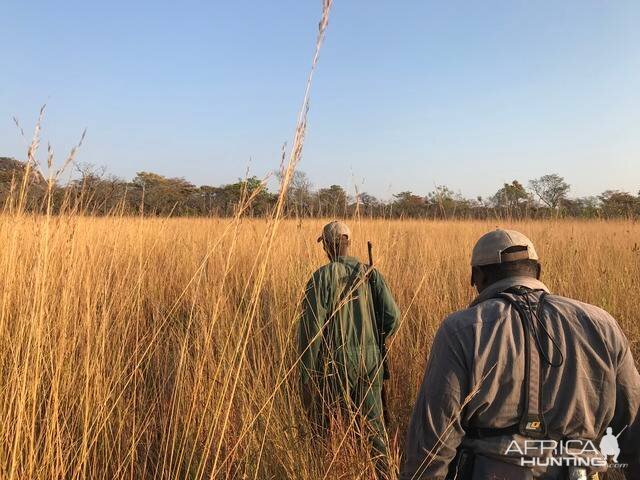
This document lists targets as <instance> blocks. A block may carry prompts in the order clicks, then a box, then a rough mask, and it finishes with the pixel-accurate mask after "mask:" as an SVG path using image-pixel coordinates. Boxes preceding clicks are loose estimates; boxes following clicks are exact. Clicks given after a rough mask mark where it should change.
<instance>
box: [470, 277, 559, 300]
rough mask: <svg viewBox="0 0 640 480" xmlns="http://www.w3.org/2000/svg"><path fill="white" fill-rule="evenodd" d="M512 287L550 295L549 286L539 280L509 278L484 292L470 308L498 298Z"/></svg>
mask: <svg viewBox="0 0 640 480" xmlns="http://www.w3.org/2000/svg"><path fill="white" fill-rule="evenodd" d="M512 287H526V288H530V289H532V290H544V291H545V292H547V293H549V289H548V288H547V286H546V285H545V284H544V283H542V282H541V281H540V280H537V279H535V278H533V277H522V276H517V277H508V278H503V279H502V280H499V281H497V282H495V283H492V284H491V285H489V286H488V287H487V288H485V289H484V290H483V291H482V293H481V294H480V295H478V296H477V297H476V298H475V300H474V301H473V302H471V304H470V305H469V306H470V307H475V306H476V305H478V304H479V303H482V302H484V301H485V300H488V299H490V298H492V297H494V296H496V295H497V294H498V293H500V292H504V291H505V290H509V289H510V288H512Z"/></svg>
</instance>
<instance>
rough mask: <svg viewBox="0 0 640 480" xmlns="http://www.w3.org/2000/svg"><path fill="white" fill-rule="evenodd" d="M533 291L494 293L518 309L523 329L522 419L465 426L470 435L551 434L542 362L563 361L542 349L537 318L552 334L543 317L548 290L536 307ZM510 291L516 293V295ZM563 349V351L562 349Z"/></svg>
mask: <svg viewBox="0 0 640 480" xmlns="http://www.w3.org/2000/svg"><path fill="white" fill-rule="evenodd" d="M532 292H534V291H532V290H529V289H525V288H512V289H509V290H507V291H506V292H501V293H499V294H497V295H496V296H495V297H493V298H498V299H502V300H505V301H506V302H507V303H509V304H510V305H511V306H512V307H513V309H514V310H515V311H516V312H518V316H519V317H520V321H521V322H522V328H523V331H524V348H525V371H524V380H523V388H524V392H525V394H524V406H523V408H522V413H521V414H520V419H519V421H518V423H516V424H513V425H510V426H508V427H505V428H481V427H469V428H467V429H465V430H466V435H468V436H469V437H470V438H487V437H497V436H502V435H514V434H517V433H519V434H520V435H523V436H525V437H529V438H549V437H548V429H547V425H546V422H545V419H544V412H543V411H542V373H543V371H542V370H543V366H542V362H543V361H544V362H545V363H547V364H548V365H550V366H553V367H557V366H560V365H562V362H560V363H559V364H554V363H552V362H551V360H550V359H549V357H548V356H547V355H546V353H544V352H543V350H542V344H541V342H540V338H539V335H538V328H537V325H536V322H537V323H538V324H540V328H542V329H543V330H544V332H545V333H546V334H547V335H548V336H549V338H551V336H550V335H549V332H548V331H547V330H546V328H545V327H544V325H543V324H542V322H541V320H540V316H541V315H542V308H543V306H544V303H545V297H546V295H547V294H546V292H544V291H543V292H542V294H541V295H540V298H539V299H538V302H537V307H536V308H535V309H534V306H533V305H532V302H531V301H530V299H529V295H530V294H531V293H532ZM510 294H514V295H515V297H516V298H514V297H513V296H512V295H510ZM534 317H535V321H534ZM551 341H552V343H553V345H554V347H555V348H557V349H558V350H559V347H558V346H557V344H556V343H555V341H554V340H553V338H551ZM534 347H535V348H534ZM560 353H561V354H562V352H560Z"/></svg>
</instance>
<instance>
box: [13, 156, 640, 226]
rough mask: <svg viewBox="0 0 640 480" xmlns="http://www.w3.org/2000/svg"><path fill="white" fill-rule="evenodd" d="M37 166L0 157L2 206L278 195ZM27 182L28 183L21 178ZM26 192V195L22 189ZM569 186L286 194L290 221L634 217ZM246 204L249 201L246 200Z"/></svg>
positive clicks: (624, 200) (255, 208)
mask: <svg viewBox="0 0 640 480" xmlns="http://www.w3.org/2000/svg"><path fill="white" fill-rule="evenodd" d="M36 167H37V166H35V165H29V166H27V164H26V163H24V162H20V161H18V160H15V159H13V158H6V157H0V201H2V202H3V205H5V209H7V208H9V209H10V208H14V206H15V204H16V202H17V201H18V200H17V199H18V198H19V197H22V200H21V201H22V203H23V207H22V208H23V209H26V210H29V211H41V210H42V209H44V208H49V210H50V211H51V212H53V213H55V212H58V211H60V210H61V209H67V210H68V209H72V210H74V211H77V212H81V213H84V214H92V215H108V214H113V213H118V214H125V215H128V214H131V215H140V214H145V215H149V216H151V215H158V216H167V215H171V216H219V217H225V216H232V215H234V214H235V213H236V212H237V210H238V207H239V205H243V206H244V208H245V211H244V213H245V215H248V216H253V217H260V216H265V215H267V214H269V213H270V212H271V210H272V209H273V207H274V206H275V204H276V202H277V199H278V192H271V191H269V190H268V189H267V188H266V186H265V184H264V183H263V182H262V181H261V180H259V179H258V178H256V177H250V178H247V179H244V180H242V179H241V180H238V181H237V182H235V183H231V184H228V185H221V186H209V185H202V186H199V187H197V186H195V185H194V184H192V183H191V182H189V181H187V180H185V179H184V178H168V177H164V176H162V175H158V174H156V173H151V172H139V173H138V174H137V175H136V176H135V178H133V179H132V180H131V181H126V180H123V179H121V178H118V177H115V176H113V175H108V174H106V172H105V170H104V169H99V168H95V167H93V166H91V165H75V169H76V175H75V178H74V179H73V180H71V181H69V182H67V183H65V184H59V183H58V182H52V181H48V180H47V179H46V178H45V177H44V176H43V174H42V173H41V172H40V170H39V169H38V168H36ZM27 172H28V175H29V177H28V178H27V179H26V181H25V173H27ZM23 186H26V188H23ZM570 190H571V187H570V185H569V184H568V183H567V182H566V181H565V179H564V178H562V177H560V176H559V175H556V174H549V175H544V176H542V177H540V178H537V179H533V180H530V181H528V182H527V183H526V186H525V185H524V184H522V183H520V182H519V181H518V180H514V181H513V182H511V183H505V184H504V185H502V186H501V187H500V188H499V189H498V190H497V191H496V193H495V194H494V195H492V196H491V197H488V198H483V197H477V198H475V199H469V198H465V197H464V196H462V195H460V194H458V193H455V192H453V191H452V190H451V189H449V188H448V187H446V186H438V187H436V188H435V189H434V190H433V191H431V192H429V193H428V194H427V195H419V194H416V193H413V192H410V191H404V192H400V193H397V194H395V195H393V199H392V200H390V201H382V200H379V199H377V198H376V197H374V196H373V195H369V194H368V193H365V192H359V193H356V194H355V195H349V194H348V193H347V191H346V190H345V189H344V188H343V187H341V186H339V185H331V186H329V187H327V188H319V189H314V188H313V187H312V184H311V182H310V181H309V178H308V177H307V175H306V174H305V173H304V172H300V171H298V172H295V174H294V176H293V178H292V180H291V182H290V183H289V187H288V190H287V193H286V199H285V213H286V215H287V216H289V217H295V218H300V217H352V216H354V215H361V216H366V217H385V218H432V219H445V218H480V219H482V218H505V217H508V218H548V217H578V218H638V217H640V192H638V193H637V194H634V193H629V192H624V191H619V190H607V191H605V192H602V193H601V194H600V195H597V196H592V197H582V198H572V197H570V195H569V193H570ZM249 198H250V201H247V199H249Z"/></svg>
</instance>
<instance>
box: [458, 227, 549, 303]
mask: <svg viewBox="0 0 640 480" xmlns="http://www.w3.org/2000/svg"><path fill="white" fill-rule="evenodd" d="M541 271H542V268H541V266H540V262H539V261H538V254H537V253H536V249H535V247H534V246H533V243H532V242H531V240H529V239H528V238H527V237H526V236H524V235H523V234H521V233H520V232H516V231H515V230H502V229H497V230H494V231H492V232H489V233H486V234H485V235H483V236H482V237H480V239H479V240H478V241H477V243H476V245H475V247H473V253H472V255H471V285H472V286H475V287H476V289H477V290H478V292H482V291H483V290H484V289H485V288H487V287H488V286H490V285H492V284H494V283H496V282H498V281H500V280H503V279H505V278H508V277H532V278H536V279H539V278H540V274H541Z"/></svg>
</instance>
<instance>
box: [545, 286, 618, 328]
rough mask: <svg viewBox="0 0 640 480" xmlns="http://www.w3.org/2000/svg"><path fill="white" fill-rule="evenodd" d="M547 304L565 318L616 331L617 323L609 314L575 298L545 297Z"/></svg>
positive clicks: (550, 295)
mask: <svg viewBox="0 0 640 480" xmlns="http://www.w3.org/2000/svg"><path fill="white" fill-rule="evenodd" d="M546 298H547V302H549V304H550V305H552V306H553V307H554V308H555V309H556V310H557V311H558V313H560V314H561V315H562V316H563V317H565V318H577V319H579V320H587V321H590V322H592V323H594V324H596V325H598V326H600V327H602V328H614V329H615V330H618V328H619V327H618V322H616V320H615V319H614V318H613V317H612V316H611V314H610V313H609V312H607V311H606V310H604V309H603V308H600V307H598V306H596V305H592V304H590V303H586V302H582V301H580V300H576V299H575V298H569V297H563V296H561V295H552V294H549V295H547V297H546Z"/></svg>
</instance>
